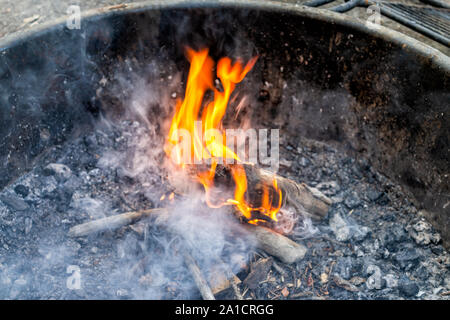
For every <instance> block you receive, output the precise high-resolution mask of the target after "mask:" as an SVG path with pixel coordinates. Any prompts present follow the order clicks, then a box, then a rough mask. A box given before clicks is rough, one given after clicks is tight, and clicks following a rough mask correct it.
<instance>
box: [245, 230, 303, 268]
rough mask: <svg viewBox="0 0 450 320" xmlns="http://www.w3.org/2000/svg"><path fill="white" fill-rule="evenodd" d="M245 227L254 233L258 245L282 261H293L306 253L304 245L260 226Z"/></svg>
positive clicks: (301, 257)
mask: <svg viewBox="0 0 450 320" xmlns="http://www.w3.org/2000/svg"><path fill="white" fill-rule="evenodd" d="M246 229H247V230H248V231H250V232H251V233H252V234H254V235H255V238H256V240H257V244H258V246H259V247H260V248H261V249H262V250H264V251H265V252H267V253H268V254H270V255H272V256H274V257H277V258H278V259H280V260H281V261H282V262H284V263H288V264H291V263H294V262H296V261H298V260H300V259H303V257H304V256H305V254H306V251H307V249H306V247H304V246H303V245H301V244H298V243H296V242H294V241H292V240H291V239H289V238H287V237H285V236H283V235H281V234H279V233H277V232H275V231H272V230H271V229H268V228H265V227H262V226H253V225H248V226H246Z"/></svg>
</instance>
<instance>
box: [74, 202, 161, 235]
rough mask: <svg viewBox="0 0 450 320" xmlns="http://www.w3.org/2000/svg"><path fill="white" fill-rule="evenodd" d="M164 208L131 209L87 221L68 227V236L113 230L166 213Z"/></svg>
mask: <svg viewBox="0 0 450 320" xmlns="http://www.w3.org/2000/svg"><path fill="white" fill-rule="evenodd" d="M167 212H168V211H167V209H166V208H154V209H147V210H141V211H131V212H126V213H122V214H117V215H113V216H109V217H106V218H102V219H98V220H94V221H89V222H86V223H83V224H79V225H77V226H74V227H72V228H70V230H69V236H70V237H83V236H87V235H90V234H93V233H98V232H102V231H108V230H115V229H118V228H120V227H123V226H126V225H130V224H133V223H136V222H137V221H139V220H141V219H143V218H147V217H151V216H155V215H160V214H167Z"/></svg>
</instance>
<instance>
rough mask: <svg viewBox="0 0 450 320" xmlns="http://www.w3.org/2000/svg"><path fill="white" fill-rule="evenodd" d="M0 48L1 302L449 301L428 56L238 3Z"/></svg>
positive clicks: (436, 70)
mask: <svg viewBox="0 0 450 320" xmlns="http://www.w3.org/2000/svg"><path fill="white" fill-rule="evenodd" d="M0 50H1V55H0V90H1V95H0V97H1V99H2V100H1V101H2V109H1V113H0V114H1V117H0V121H1V123H2V126H1V129H0V145H1V146H2V148H1V150H0V159H1V160H2V163H3V165H2V167H1V170H2V171H1V173H2V174H1V175H0V185H1V187H2V191H1V192H0V230H1V233H0V283H1V285H0V298H3V299H5V298H6V299H29V298H32V299H51V298H54V299H71V298H75V299H92V298H100V299H118V298H119V299H134V298H150V299H180V298H181V299H196V298H204V299H213V298H225V299H374V298H385V299H398V298H420V299H442V298H445V297H446V296H448V295H449V292H450V291H449V290H450V283H449V278H450V277H449V271H448V268H449V266H450V256H449V254H448V252H447V251H446V249H445V247H447V248H448V246H449V243H450V242H449V240H450V233H449V217H448V209H449V207H450V199H449V189H448V186H449V185H450V184H449V177H448V163H449V142H448V137H449V128H450V126H449V120H448V119H449V114H448V113H449V110H448V101H449V96H450V93H449V91H448V87H449V74H450V60H449V58H448V57H446V56H445V55H443V54H441V53H439V51H436V50H434V49H431V48H430V47H427V46H425V45H422V44H421V43H419V42H417V41H415V40H412V39H410V38H407V37H405V36H400V34H398V33H395V32H393V31H389V30H387V29H384V28H383V27H379V26H377V27H375V26H373V25H371V24H367V25H365V24H363V23H362V22H361V21H357V20H349V18H348V17H346V18H344V17H342V16H340V15H338V14H335V13H332V12H327V11H318V10H314V9H310V8H306V7H298V6H294V5H289V4H282V3H275V2H273V3H272V2H267V3H264V4H255V3H251V4H249V3H245V2H240V1H220V2H211V3H209V2H203V1H202V2H192V3H190V4H186V3H178V2H176V1H174V2H169V3H167V2H164V4H160V3H158V2H149V3H144V4H133V5H122V6H115V7H112V8H106V9H102V10H95V11H91V12H88V13H86V14H85V16H83V19H82V20H81V26H80V28H79V29H70V28H67V26H66V24H65V20H64V21H60V22H57V23H55V24H53V25H50V26H45V27H43V28H42V29H41V30H35V31H33V32H30V33H28V34H23V35H21V36H20V37H18V38H17V37H15V38H9V39H6V40H4V41H3V42H1V43H0ZM230 129H234V131H233V130H231V131H230ZM238 129H240V130H238ZM230 132H231V133H234V136H233V135H229V133H230ZM234 138H236V140H234ZM233 141H237V142H238V143H237V149H236V150H235V149H233V146H232V145H231V146H230V144H229V143H230V142H233ZM239 141H240V143H239ZM239 147H240V148H239ZM254 147H255V149H256V151H255V153H253V151H254V150H253V149H254ZM239 150H241V151H242V152H240V151H239ZM252 155H257V156H256V157H254V158H252Z"/></svg>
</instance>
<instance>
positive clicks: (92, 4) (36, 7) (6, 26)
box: [0, 0, 450, 55]
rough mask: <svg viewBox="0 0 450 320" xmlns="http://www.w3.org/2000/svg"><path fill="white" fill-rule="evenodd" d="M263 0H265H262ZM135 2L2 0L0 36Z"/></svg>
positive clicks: (413, 0)
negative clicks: (70, 12) (72, 9)
mask: <svg viewBox="0 0 450 320" xmlns="http://www.w3.org/2000/svg"><path fill="white" fill-rule="evenodd" d="M261 1H263V0H261ZM282 1H284V2H294V3H302V2H305V1H307V0H282ZM127 2H128V3H131V2H138V1H133V0H129V1H120V0H91V1H86V0H81V1H80V0H59V1H50V0H38V1H36V0H20V1H17V0H0V17H1V19H0V26H1V28H0V38H2V37H4V36H6V35H8V34H11V33H14V32H20V31H23V30H27V29H29V28H32V27H33V26H35V25H37V24H41V23H45V22H48V21H49V20H52V19H55V18H59V17H62V16H64V15H66V12H67V9H68V7H69V6H70V5H77V4H78V5H80V7H81V10H82V11H83V10H89V9H93V8H101V7H105V6H110V5H116V4H120V3H127ZM341 2H344V1H343V0H338V1H336V2H333V3H331V4H328V5H326V6H324V8H327V7H332V6H335V5H336V4H338V3H341ZM395 2H402V3H408V4H414V5H424V4H423V3H421V2H420V1H419V0H396V1H395ZM346 14H347V15H349V16H353V17H358V18H360V19H366V18H367V12H366V8H356V9H353V10H351V11H350V12H347V13H346ZM381 23H382V25H384V26H386V27H389V28H392V29H394V30H397V31H400V32H402V33H404V34H406V35H408V36H411V37H413V38H416V39H417V40H419V41H422V42H425V43H427V44H428V45H430V46H432V47H434V48H436V49H438V50H440V51H441V52H443V53H445V54H447V55H450V49H449V48H447V47H445V46H443V45H441V44H440V43H438V42H435V41H433V40H430V39H428V38H427V37H425V36H422V35H421V34H420V33H417V32H415V31H413V30H411V29H409V28H407V27H404V26H402V25H400V24H398V23H397V22H395V21H393V20H391V19H389V18H387V17H384V16H383V17H382V20H381Z"/></svg>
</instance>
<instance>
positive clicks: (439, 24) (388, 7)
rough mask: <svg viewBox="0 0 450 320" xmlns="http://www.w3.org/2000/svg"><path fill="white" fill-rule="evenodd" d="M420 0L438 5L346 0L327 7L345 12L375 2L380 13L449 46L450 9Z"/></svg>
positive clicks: (314, 0) (315, 3)
mask: <svg viewBox="0 0 450 320" xmlns="http://www.w3.org/2000/svg"><path fill="white" fill-rule="evenodd" d="M333 1H334V0H310V1H307V2H305V3H303V4H304V5H306V6H310V7H319V6H322V5H325V4H328V3H330V2H333ZM422 1H423V2H427V3H430V4H433V5H435V6H439V7H437V8H430V7H419V6H412V5H406V4H402V3H392V2H385V1H377V0H374V1H370V2H369V1H366V0H347V1H346V2H345V3H343V4H340V5H337V6H334V7H331V8H328V9H329V10H332V11H335V12H347V11H349V10H351V9H353V8H355V7H357V6H369V5H373V4H376V5H378V6H379V7H380V12H381V14H383V15H385V16H387V17H389V18H391V19H393V20H395V21H397V22H399V23H401V24H403V25H405V26H407V27H409V28H411V29H414V30H416V31H417V32H420V33H422V34H423V35H425V36H427V37H429V38H431V39H433V40H435V41H438V42H440V43H442V44H444V45H446V46H447V47H450V9H448V8H447V7H446V4H445V3H444V4H445V5H444V4H443V2H441V0H422Z"/></svg>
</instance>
